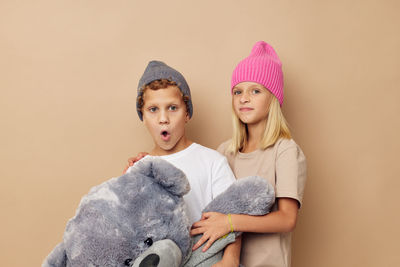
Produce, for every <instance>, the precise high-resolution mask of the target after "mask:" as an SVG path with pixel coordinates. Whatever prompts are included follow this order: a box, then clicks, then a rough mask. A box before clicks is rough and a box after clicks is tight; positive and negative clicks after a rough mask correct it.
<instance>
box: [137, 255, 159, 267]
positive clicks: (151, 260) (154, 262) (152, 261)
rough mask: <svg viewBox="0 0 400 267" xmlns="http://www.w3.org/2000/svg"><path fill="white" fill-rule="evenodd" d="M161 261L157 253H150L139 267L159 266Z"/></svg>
mask: <svg viewBox="0 0 400 267" xmlns="http://www.w3.org/2000/svg"><path fill="white" fill-rule="evenodd" d="M159 262H160V257H159V256H158V255H157V254H154V253H152V254H149V255H147V256H146V258H144V259H143V260H142V262H141V263H140V264H139V267H157V266H158V263H159Z"/></svg>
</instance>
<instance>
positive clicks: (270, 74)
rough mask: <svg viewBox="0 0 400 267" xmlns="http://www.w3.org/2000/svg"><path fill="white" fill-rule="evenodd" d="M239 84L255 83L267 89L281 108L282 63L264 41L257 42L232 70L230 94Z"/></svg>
mask: <svg viewBox="0 0 400 267" xmlns="http://www.w3.org/2000/svg"><path fill="white" fill-rule="evenodd" d="M241 82H256V83H259V84H261V85H263V86H264V87H265V88H267V89H268V90H269V91H270V92H271V93H272V94H273V95H274V96H276V98H278V100H279V103H280V104H281V106H282V103H283V73H282V63H281V61H280V60H279V58H278V55H277V54H276V52H275V50H274V49H273V48H272V46H270V45H269V44H267V43H266V42H264V41H259V42H257V43H256V44H255V45H254V46H253V49H252V50H251V53H250V55H249V56H248V57H246V58H245V59H243V60H242V61H240V62H239V64H238V65H237V66H236V68H235V69H234V70H233V74H232V80H231V92H233V87H235V86H236V85H237V84H238V83H241Z"/></svg>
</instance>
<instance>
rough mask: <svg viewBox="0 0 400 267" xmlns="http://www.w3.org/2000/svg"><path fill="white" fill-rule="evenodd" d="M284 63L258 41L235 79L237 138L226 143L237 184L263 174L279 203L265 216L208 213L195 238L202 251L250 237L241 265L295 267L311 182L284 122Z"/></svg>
mask: <svg viewBox="0 0 400 267" xmlns="http://www.w3.org/2000/svg"><path fill="white" fill-rule="evenodd" d="M281 66H282V65H281V62H280V60H279V58H278V55H277V54H276V53H275V51H274V49H273V48H272V47H271V46H270V45H269V44H267V43H265V42H263V41H260V42H257V43H256V44H255V45H254V47H253V49H252V51H251V53H250V55H249V56H248V57H247V58H245V59H243V60H242V61H241V62H240V63H239V64H238V65H237V67H236V68H235V70H234V71H233V75H232V82H231V93H232V108H233V114H232V118H233V137H232V139H231V140H229V141H227V142H225V143H223V144H221V145H220V146H219V148H218V151H219V152H221V153H222V154H224V155H225V156H226V157H227V158H228V161H229V164H230V166H231V168H232V170H233V172H234V174H235V176H236V178H237V179H240V178H242V177H245V176H251V175H258V176H261V177H264V178H265V179H267V180H268V181H269V182H270V183H271V184H272V185H274V188H275V196H276V200H275V204H274V206H273V208H272V211H271V213H269V214H267V215H264V216H248V215H237V214H232V215H225V214H220V213H214V212H211V213H204V214H203V216H202V219H201V220H200V221H198V222H196V223H194V224H193V226H192V230H191V234H192V235H197V234H203V237H202V238H201V239H200V240H199V242H198V243H197V244H195V246H194V247H193V249H196V248H198V247H199V246H200V245H201V244H203V243H204V242H206V241H207V240H208V242H207V243H206V245H205V247H204V249H203V251H205V250H207V249H208V248H209V247H210V245H211V244H212V243H213V242H214V241H215V240H216V239H218V238H220V237H222V236H224V235H225V234H227V233H228V232H230V231H231V230H234V231H241V232H246V233H244V234H243V238H242V250H241V263H242V264H243V265H244V266H246V267H252V266H290V260H291V232H292V231H293V230H294V228H295V225H296V220H297V212H298V209H299V208H300V206H301V203H302V198H303V192H304V185H305V180H306V162H305V157H304V154H303V152H302V151H301V149H300V147H299V146H298V145H297V144H296V143H295V142H294V141H293V139H291V135H290V132H289V128H288V125H287V122H286V120H285V118H284V117H283V114H282V111H281V106H282V103H283V74H282V67H281Z"/></svg>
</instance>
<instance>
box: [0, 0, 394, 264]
mask: <svg viewBox="0 0 400 267" xmlns="http://www.w3.org/2000/svg"><path fill="white" fill-rule="evenodd" d="M167 2H168V3H167ZM399 7H400V4H399V2H398V1H394V0H393V1H378V0H376V1H369V0H366V1H318V0H314V1H312V0H306V1H276V0H274V1H204V0H203V1H172V2H171V1H159V2H157V1H104V0H103V1H99V0H97V1H50V0H42V1H28V0H27V1H11V0H10V1H6V0H3V1H0V77H1V78H0V89H1V95H0V116H1V117H0V118H1V119H0V122H1V131H0V162H1V167H0V171H1V172H0V175H1V176H0V177H1V187H0V209H1V220H0V260H1V264H0V265H1V266H25V265H29V266H39V265H40V264H41V262H42V260H43V258H44V257H45V256H46V255H47V254H48V253H49V252H50V250H51V249H52V248H53V247H54V246H55V245H56V244H57V243H58V242H60V241H61V238H62V234H63V231H64V227H65V224H66V222H67V220H68V219H69V218H70V217H72V216H73V215H74V212H75V209H76V207H77V205H78V203H79V200H80V198H81V196H83V195H84V194H86V193H87V192H88V190H89V188H90V187H92V186H94V185H96V184H99V183H100V182H102V181H104V180H106V179H109V178H110V177H114V176H118V175H120V173H121V171H122V169H123V166H124V165H125V162H126V159H127V158H128V157H129V156H130V155H135V153H136V152H138V151H142V150H149V149H150V148H151V145H152V142H151V139H150V138H149V137H148V136H147V133H146V130H145V129H144V127H143V126H142V124H141V123H140V121H139V119H138V117H137V115H136V111H135V96H136V84H137V81H138V79H139V77H140V75H141V74H142V72H143V70H144V68H145V66H146V64H147V62H148V61H149V60H151V59H159V60H163V61H165V62H167V63H168V64H170V65H171V66H174V67H176V68H177V69H179V70H181V72H182V73H183V74H184V75H185V77H186V78H187V80H188V82H189V84H190V85H191V89H192V95H193V99H194V100H193V102H194V117H193V119H192V120H191V121H190V123H189V125H188V128H187V129H188V130H187V131H188V136H189V137H190V138H191V139H193V140H194V141H196V142H199V143H201V144H204V145H206V146H209V147H212V148H216V147H217V145H218V144H220V143H221V142H222V141H224V140H226V139H228V138H229V137H230V134H231V126H230V95H229V89H228V88H229V81H230V75H231V72H232V69H233V68H234V66H235V64H236V63H237V62H238V61H239V60H240V59H242V58H243V57H245V56H247V55H248V53H249V52H250V49H251V47H252V45H253V44H254V43H255V42H256V41H258V40H265V41H267V42H270V43H271V44H272V45H273V46H274V47H275V48H276V50H277V52H278V54H279V55H280V57H281V59H282V62H283V66H284V73H285V103H284V113H285V115H286V117H287V119H288V121H289V123H290V124H291V128H292V131H293V134H294V137H295V140H296V141H297V142H298V143H299V144H300V146H301V147H302V148H303V150H304V152H305V154H306V156H307V159H308V181H307V186H306V193H305V199H304V208H303V209H302V210H301V213H300V220H299V222H298V225H297V228H296V230H295V233H294V242H293V249H294V250H293V254H294V256H293V266H295V267H300V266H301V267H306V266H307V267H309V266H318V267H319V266H324V267H325V266H335V267H337V266H400V256H399V252H398V250H399V245H398V243H399V237H400V230H399V225H400V220H399V219H400V215H399V207H398V204H399V200H398V197H397V196H396V194H397V193H398V188H399V186H400V182H399V173H400V167H399V166H400V163H399V162H398V155H399V151H400V142H399V140H398V137H399V135H400V121H399V118H398V115H399V113H400V105H399V97H400V92H399V83H400V75H399V74H400V73H399V69H400V63H399V62H400V53H399V48H400V37H399V26H400V16H399V10H400V9H399Z"/></svg>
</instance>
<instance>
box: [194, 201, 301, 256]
mask: <svg viewBox="0 0 400 267" xmlns="http://www.w3.org/2000/svg"><path fill="white" fill-rule="evenodd" d="M277 201H278V210H277V211H273V212H271V213H269V214H267V215H263V216H250V215H242V214H232V215H231V218H232V225H233V229H234V230H235V231H238V232H253V233H286V232H291V231H293V230H294V228H295V226H296V221H297V212H298V208H299V206H298V205H299V204H298V202H297V200H295V199H292V198H277ZM230 230H231V226H230V224H229V220H228V217H227V215H226V214H221V213H217V212H208V213H204V214H203V216H202V220H201V221H198V222H195V223H194V224H193V226H192V230H191V231H190V234H191V235H197V234H203V237H202V238H200V240H199V241H198V242H197V243H196V244H195V245H194V247H193V249H197V248H198V247H200V246H201V245H202V244H203V243H204V242H206V241H207V240H208V242H207V244H206V245H205V246H204V248H203V251H206V250H207V249H208V248H209V247H210V246H211V245H212V243H214V241H215V240H217V239H218V238H220V237H222V236H224V235H225V234H227V233H229V232H230Z"/></svg>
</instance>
